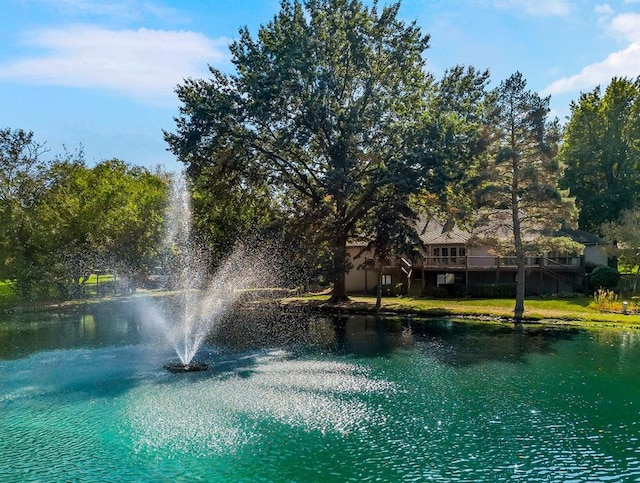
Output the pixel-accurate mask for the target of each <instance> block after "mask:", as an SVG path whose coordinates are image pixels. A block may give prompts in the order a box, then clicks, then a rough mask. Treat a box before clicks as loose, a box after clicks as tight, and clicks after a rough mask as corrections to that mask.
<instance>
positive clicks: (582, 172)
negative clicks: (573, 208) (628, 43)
mask: <svg viewBox="0 0 640 483" xmlns="http://www.w3.org/2000/svg"><path fill="white" fill-rule="evenodd" d="M639 116H640V78H638V79H636V80H630V79H626V78H613V79H612V80H611V83H610V84H609V85H608V86H607V88H606V91H605V93H604V94H602V91H601V88H600V87H596V88H595V89H594V90H593V91H591V92H587V93H583V94H581V95H580V98H579V99H578V101H574V102H572V103H571V118H570V120H569V122H568V124H567V126H566V128H565V132H564V139H563V141H564V142H563V146H562V149H561V151H560V156H559V158H560V161H561V162H562V164H563V165H564V166H565V170H564V177H563V179H562V185H563V187H565V188H568V189H569V190H570V191H571V195H572V196H575V198H576V203H577V205H578V207H579V208H580V216H579V220H578V221H579V225H580V228H582V229H585V230H588V231H592V232H595V233H599V232H600V228H601V226H602V224H603V223H605V222H615V221H616V220H617V219H618V218H619V217H620V214H621V212H622V211H623V210H625V209H628V208H629V207H631V206H634V205H635V204H638V202H639V201H640V190H639V189H638V188H639V186H640V142H639V140H640V122H638V119H639Z"/></svg>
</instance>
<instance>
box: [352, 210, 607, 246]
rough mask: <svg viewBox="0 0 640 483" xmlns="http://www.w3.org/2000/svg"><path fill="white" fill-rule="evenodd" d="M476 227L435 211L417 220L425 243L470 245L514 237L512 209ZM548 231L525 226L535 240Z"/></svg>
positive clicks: (591, 238)
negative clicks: (463, 226)
mask: <svg viewBox="0 0 640 483" xmlns="http://www.w3.org/2000/svg"><path fill="white" fill-rule="evenodd" d="M479 220H481V221H476V224H475V226H474V227H473V228H472V229H464V228H461V227H460V226H458V224H456V223H455V222H453V221H445V222H443V221H441V220H440V219H439V218H437V217H434V216H432V215H427V214H424V215H421V216H420V217H419V218H418V221H417V222H416V231H417V233H418V236H419V237H420V240H421V241H422V243H424V244H425V245H467V244H469V243H473V242H474V240H476V241H478V242H480V243H482V242H481V240H482V239H487V238H492V239H498V240H509V239H511V238H513V220H512V219H511V212H510V211H508V210H504V211H501V212H491V216H484V217H482V216H481V217H479ZM543 233H544V229H543V227H542V226H540V227H537V228H535V229H528V230H524V231H523V233H522V236H523V240H524V241H531V240H534V239H536V238H537V237H539V236H540V235H541V234H543ZM553 236H556V237H561V236H566V237H569V238H571V239H572V240H574V241H576V242H578V243H582V244H583V245H598V244H600V243H602V240H601V239H600V237H598V236H597V235H594V234H593V233H589V232H586V231H584V230H579V229H572V228H569V227H563V228H562V229H560V230H556V231H554V232H553ZM366 245H367V240H366V238H365V237H356V238H352V239H350V240H349V242H348V243H347V246H350V247H365V246H366Z"/></svg>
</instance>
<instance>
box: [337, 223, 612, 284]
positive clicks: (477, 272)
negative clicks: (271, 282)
mask: <svg viewBox="0 0 640 483" xmlns="http://www.w3.org/2000/svg"><path fill="white" fill-rule="evenodd" d="M417 228H418V229H417V232H418V234H419V236H420V241H421V245H422V246H420V247H418V248H417V250H416V253H414V254H413V255H412V256H407V255H401V256H398V257H394V259H392V260H386V261H385V263H384V265H383V267H382V286H383V289H384V290H385V292H386V293H401V294H409V295H425V294H433V295H440V294H445V293H448V294H450V295H463V294H476V295H488V296H499V295H501V296H507V295H510V294H511V293H513V294H515V275H516V270H517V267H516V261H515V257H512V256H499V255H497V254H496V253H495V252H494V250H492V246H493V244H492V243H491V240H493V241H494V242H500V241H502V242H506V241H507V240H509V239H510V238H512V229H511V226H510V224H509V222H508V217H505V218H504V219H503V221H498V222H495V221H494V222H491V223H486V224H484V225H482V226H480V227H477V228H475V229H474V230H464V229H462V228H460V227H459V226H457V225H455V224H449V223H442V222H441V221H438V220H437V219H435V218H433V217H422V218H421V219H420V220H419V222H418V226H417ZM537 235H538V233H535V234H531V235H527V234H525V235H524V237H525V240H524V241H525V242H526V241H527V240H528V239H531V238H533V237H534V236H537ZM553 236H554V237H568V238H571V239H572V240H574V241H576V242H578V243H580V244H581V245H582V246H583V247H584V248H583V249H582V251H581V252H580V253H573V254H570V255H567V254H559V253H546V254H539V255H537V256H533V257H528V258H527V259H526V264H527V272H526V283H525V287H526V291H527V294H528V295H541V294H545V293H564V292H581V293H584V292H585V291H586V290H587V275H586V267H587V266H589V265H606V263H607V257H606V255H605V254H604V251H603V250H602V248H601V246H600V242H601V241H600V239H599V238H598V237H597V236H595V235H593V234H590V233H587V232H584V231H582V230H573V229H569V228H563V229H562V230H558V231H556V232H554V233H553ZM347 252H348V254H349V255H350V257H351V262H352V268H351V270H350V271H349V272H348V273H347V274H346V288H347V292H348V293H374V292H375V290H376V287H377V272H378V271H377V269H378V267H377V261H376V260H375V257H374V253H373V251H372V250H370V249H367V243H366V241H359V242H358V241H353V242H351V243H350V244H349V245H348V247H347Z"/></svg>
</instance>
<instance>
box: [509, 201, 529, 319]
mask: <svg viewBox="0 0 640 483" xmlns="http://www.w3.org/2000/svg"><path fill="white" fill-rule="evenodd" d="M519 212H520V207H519V205H518V202H517V200H515V199H514V206H513V211H512V215H513V218H512V219H513V241H514V245H515V250H516V267H517V271H516V305H515V307H514V308H513V318H514V320H515V322H520V321H521V320H522V316H523V315H524V294H525V286H524V284H525V277H526V270H527V265H526V258H525V254H524V249H523V247H522V230H521V227H520V216H519V214H520V213H519Z"/></svg>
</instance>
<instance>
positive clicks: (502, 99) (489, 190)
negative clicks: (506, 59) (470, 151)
mask: <svg viewBox="0 0 640 483" xmlns="http://www.w3.org/2000/svg"><path fill="white" fill-rule="evenodd" d="M548 115H549V98H548V97H546V98H542V97H540V96H539V95H538V94H537V93H535V92H532V91H530V90H527V89H526V80H525V79H524V78H523V77H522V74H521V73H519V72H516V73H515V74H513V75H512V76H511V77H509V78H508V79H507V80H505V81H503V82H501V83H500V85H499V86H498V87H497V88H496V89H495V90H494V91H493V93H492V96H491V100H490V101H489V103H488V116H487V130H486V135H487V152H486V156H485V157H484V161H483V163H482V165H481V167H480V170H479V189H478V195H479V196H478V199H479V202H480V207H482V208H484V213H486V214H487V215H488V216H489V217H500V216H502V217H503V216H504V214H505V212H506V213H508V219H509V225H510V226H511V231H512V234H513V249H514V253H515V258H516V265H517V272H516V302H515V307H514V318H515V319H516V320H520V319H521V318H522V316H523V313H524V296H525V279H526V256H527V247H526V243H525V241H526V240H525V236H527V238H530V237H531V236H532V235H533V234H536V236H537V235H538V234H539V235H543V234H544V231H545V229H553V228H557V227H558V226H560V225H561V224H562V223H563V222H567V221H571V217H572V214H573V211H574V210H573V203H572V202H571V200H568V199H567V198H566V197H565V196H564V194H563V193H562V191H561V190H560V189H559V188H558V184H557V183H558V178H559V177H560V174H561V171H560V166H559V164H558V162H557V160H556V154H557V150H558V141H559V127H558V122H557V120H556V119H554V120H549V118H548Z"/></svg>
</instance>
